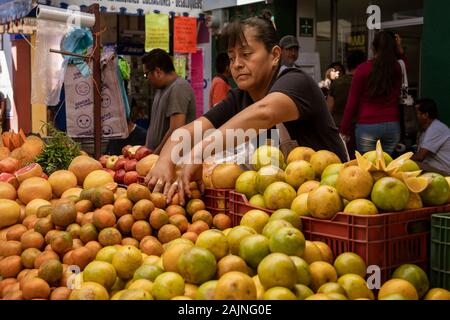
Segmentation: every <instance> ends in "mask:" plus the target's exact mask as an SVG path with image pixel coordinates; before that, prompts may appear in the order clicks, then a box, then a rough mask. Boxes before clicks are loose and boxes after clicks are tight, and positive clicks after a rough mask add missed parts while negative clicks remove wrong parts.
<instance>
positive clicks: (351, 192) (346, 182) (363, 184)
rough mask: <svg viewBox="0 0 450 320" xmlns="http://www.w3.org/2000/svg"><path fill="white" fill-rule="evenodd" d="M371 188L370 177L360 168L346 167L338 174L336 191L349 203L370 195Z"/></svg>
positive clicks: (371, 181) (371, 179) (371, 180)
mask: <svg viewBox="0 0 450 320" xmlns="http://www.w3.org/2000/svg"><path fill="white" fill-rule="evenodd" d="M372 187H373V178H372V175H371V174H370V173H369V172H367V171H365V170H363V169H361V168H360V167H355V166H352V167H347V168H345V169H343V170H342V171H341V173H339V176H338V179H337V183H336V189H337V191H338V192H339V194H340V195H341V197H343V198H344V199H347V200H349V201H352V200H356V199H364V198H367V197H368V196H369V195H370V192H371V191H372Z"/></svg>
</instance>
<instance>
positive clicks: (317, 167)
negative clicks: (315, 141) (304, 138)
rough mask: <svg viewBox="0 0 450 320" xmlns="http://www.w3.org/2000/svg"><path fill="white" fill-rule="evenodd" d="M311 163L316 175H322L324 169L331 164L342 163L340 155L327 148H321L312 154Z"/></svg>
mask: <svg viewBox="0 0 450 320" xmlns="http://www.w3.org/2000/svg"><path fill="white" fill-rule="evenodd" d="M310 162H311V165H312V167H313V169H314V172H315V173H316V177H321V176H322V173H323V171H324V170H325V169H326V168H327V167H328V166H329V165H331V164H338V163H341V160H340V159H339V157H338V156H337V155H336V154H335V153H333V152H331V151H327V150H321V151H318V152H316V153H315V154H314V155H313V156H311V161H310Z"/></svg>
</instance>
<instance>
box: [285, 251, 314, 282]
mask: <svg viewBox="0 0 450 320" xmlns="http://www.w3.org/2000/svg"><path fill="white" fill-rule="evenodd" d="M290 258H291V260H292V261H293V262H294V265H295V268H296V269H297V284H302V285H305V286H309V285H310V283H311V275H310V274H309V264H308V263H307V262H306V261H305V260H303V259H302V258H300V257H297V256H291V257H290Z"/></svg>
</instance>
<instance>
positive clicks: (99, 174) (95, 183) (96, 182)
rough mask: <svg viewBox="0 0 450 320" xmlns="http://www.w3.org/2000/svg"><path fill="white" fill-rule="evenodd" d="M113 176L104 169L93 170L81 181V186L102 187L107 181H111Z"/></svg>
mask: <svg viewBox="0 0 450 320" xmlns="http://www.w3.org/2000/svg"><path fill="white" fill-rule="evenodd" d="M113 182H114V178H113V176H112V175H111V174H109V173H108V172H106V171H104V170H95V171H92V172H91V173H89V174H88V175H87V176H86V178H85V179H84V182H83V188H84V189H85V190H87V189H92V188H97V187H103V186H105V185H107V184H108V183H113Z"/></svg>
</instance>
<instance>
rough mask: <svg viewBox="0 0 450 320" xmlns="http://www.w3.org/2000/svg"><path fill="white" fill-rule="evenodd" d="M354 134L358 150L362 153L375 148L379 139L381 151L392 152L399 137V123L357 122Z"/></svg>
mask: <svg viewBox="0 0 450 320" xmlns="http://www.w3.org/2000/svg"><path fill="white" fill-rule="evenodd" d="M355 134H356V144H357V149H358V151H359V152H361V153H363V154H364V153H366V152H369V151H373V150H375V149H376V147H377V141H378V140H380V141H381V145H382V146H383V151H384V152H386V153H388V154H392V153H393V152H394V150H395V147H396V146H397V144H398V143H399V142H400V139H401V129H400V123H399V122H385V123H377V124H357V125H356V132H355Z"/></svg>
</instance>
